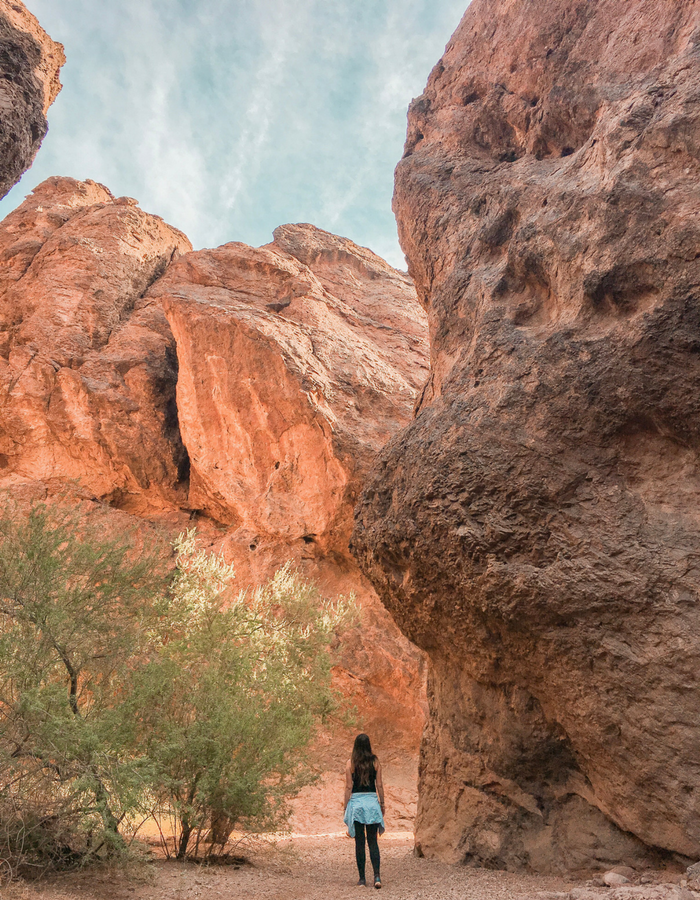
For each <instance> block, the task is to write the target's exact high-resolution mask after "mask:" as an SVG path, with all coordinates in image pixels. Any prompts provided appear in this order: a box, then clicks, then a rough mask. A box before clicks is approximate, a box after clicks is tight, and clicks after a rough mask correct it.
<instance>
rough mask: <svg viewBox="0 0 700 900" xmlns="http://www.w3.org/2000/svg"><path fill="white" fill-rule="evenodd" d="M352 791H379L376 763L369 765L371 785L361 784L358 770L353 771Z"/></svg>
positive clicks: (354, 792) (362, 792)
mask: <svg viewBox="0 0 700 900" xmlns="http://www.w3.org/2000/svg"><path fill="white" fill-rule="evenodd" d="M352 792H353V794H370V793H372V792H374V793H375V794H376V793H377V772H376V770H375V768H374V763H372V765H371V766H370V767H369V785H366V784H363V785H360V776H359V775H358V774H357V772H353V773H352Z"/></svg>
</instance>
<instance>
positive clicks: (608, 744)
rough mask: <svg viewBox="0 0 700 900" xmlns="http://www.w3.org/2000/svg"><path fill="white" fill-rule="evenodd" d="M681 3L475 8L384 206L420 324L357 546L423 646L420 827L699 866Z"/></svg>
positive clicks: (692, 153)
mask: <svg viewBox="0 0 700 900" xmlns="http://www.w3.org/2000/svg"><path fill="white" fill-rule="evenodd" d="M699 41H700V3H698V2H694V0H693V2H688V3H682V4H679V3H675V2H672V0H654V2H650V0H628V2H625V3H624V4H620V3H619V2H616V0H562V2H561V3H556V4H554V3H549V2H547V0H527V2H526V0H473V2H472V4H471V6H470V7H469V9H468V10H467V13H466V14H465V16H464V18H463V20H462V23H461V24H460V26H459V28H458V30H457V32H456V33H455V35H454V36H453V38H452V40H451V41H450V43H449V44H448V47H447V49H446V52H445V55H444V57H443V58H442V60H441V61H440V62H439V63H438V65H437V66H436V68H435V69H434V70H433V72H432V74H431V76H430V80H429V82H428V86H427V88H426V91H425V93H424V94H423V95H422V96H421V97H419V98H418V99H417V100H415V101H414V102H413V104H412V106H411V109H410V112H409V127H408V139H407V143H406V149H405V154H404V158H403V159H402V161H401V162H400V164H399V166H398V168H397V172H396V192H395V211H396V214H397V218H398V223H399V231H400V237H401V242H402V246H403V249H404V251H405V252H406V254H407V258H408V260H409V271H410V273H411V274H412V276H413V277H414V279H415V281H416V286H417V290H418V294H419V297H420V298H421V300H422V302H423V303H424V305H425V307H426V309H427V311H428V315H429V320H430V331H431V352H432V360H431V364H432V371H431V382H430V385H429V387H428V388H427V390H426V391H425V394H424V398H423V403H422V407H421V409H420V411H419V414H418V415H417V418H416V420H415V421H414V422H413V423H412V424H411V425H410V426H409V427H408V428H407V429H406V430H405V431H404V432H403V433H402V434H401V435H399V436H398V437H397V438H394V439H393V440H392V441H391V442H390V444H389V445H388V446H387V448H386V449H385V450H384V452H383V453H382V455H381V457H380V460H379V462H378V464H377V465H376V467H375V469H374V472H373V475H372V476H371V478H370V480H369V482H368V485H367V487H366V489H365V492H364V494H363V497H362V501H361V503H360V505H359V507H358V510H357V519H356V531H355V536H354V549H355V552H356V554H357V556H358V558H359V560H360V561H361V566H362V568H363V570H364V571H365V573H366V574H367V575H368V576H369V577H370V579H371V580H372V582H373V583H374V584H375V586H376V587H377V589H378V591H379V593H380V596H381V597H382V599H383V601H384V603H385V605H386V606H387V608H388V609H389V610H390V611H391V613H392V615H393V616H394V618H395V619H396V621H397V622H398V624H399V625H400V627H401V628H402V630H403V631H404V633H405V634H406V635H408V636H409V637H410V638H411V639H412V640H414V641H415V642H416V643H417V644H418V645H419V646H421V647H422V648H423V649H425V650H426V651H427V652H428V654H429V656H430V660H431V673H430V676H429V704H430V721H429V726H428V729H427V731H426V737H425V739H424V744H423V748H422V758H421V780H420V792H421V795H420V801H419V816H418V822H417V833H416V840H417V844H418V845H419V847H420V849H421V850H422V852H423V853H425V854H426V855H433V856H440V857H443V858H445V859H449V860H454V861H468V862H473V863H477V864H484V865H488V866H496V867H509V868H517V867H520V866H529V867H531V868H534V869H539V870H545V871H546V870H552V869H557V868H560V869H563V868H577V867H579V866H588V865H596V864H601V865H605V863H606V861H612V860H615V861H620V860H622V861H628V862H629V861H633V860H634V859H635V858H639V857H641V856H644V854H647V853H649V852H650V848H661V849H663V850H666V851H674V852H675V853H678V854H682V855H686V856H690V857H693V858H697V857H698V856H700V816H699V815H698V813H699V812H700V809H699V803H700V794H699V791H698V784H700V753H699V751H698V741H697V719H698V710H699V709H700V682H699V681H698V679H697V677H696V673H697V670H698V666H699V665H700V637H699V635H700V607H699V606H698V600H699V597H698V590H699V588H700V567H699V565H698V559H699V558H700V557H699V554H700V515H699V514H698V499H699V498H700V467H699V465H698V451H699V449H700V363H699V357H698V351H699V349H700V291H699V289H698V284H700V230H699V228H698V212H699V211H700V188H699V187H698V185H699V184H700V182H699V180H698V175H699V174H700V145H699V144H698V141H697V135H698V133H699V130H700V103H699V102H698V100H699V98H700V54H699V53H698V46H699V44H698V42H699Z"/></svg>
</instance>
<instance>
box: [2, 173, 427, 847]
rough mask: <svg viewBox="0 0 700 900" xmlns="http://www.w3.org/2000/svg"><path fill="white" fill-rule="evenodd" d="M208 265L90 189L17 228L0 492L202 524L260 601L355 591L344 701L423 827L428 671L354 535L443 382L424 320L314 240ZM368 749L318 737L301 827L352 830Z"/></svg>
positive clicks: (39, 197) (395, 804)
mask: <svg viewBox="0 0 700 900" xmlns="http://www.w3.org/2000/svg"><path fill="white" fill-rule="evenodd" d="M190 249H191V248H190V245H189V242H188V241H187V239H186V238H185V236H184V235H182V234H181V233H180V232H178V231H176V230H175V229H173V228H171V227H170V226H168V225H166V224H165V223H164V222H163V221H162V220H161V219H159V218H158V217H156V216H151V215H148V214H147V213H144V212H142V211H141V210H140V209H139V208H138V206H137V205H136V202H135V201H133V200H130V199H129V198H120V199H115V198H114V197H113V196H112V195H111V193H110V192H109V191H108V190H107V188H105V187H103V186H102V185H99V184H96V183H95V182H91V181H87V182H77V181H74V180H72V179H69V178H52V179H49V180H48V181H46V182H44V183H43V184H42V185H40V186H39V187H38V188H37V189H36V190H35V191H34V192H33V194H32V195H31V196H30V197H29V198H28V199H27V200H26V201H25V203H24V204H22V206H20V207H19V208H18V209H17V210H15V212H13V213H11V214H10V215H9V216H8V217H7V218H6V219H5V220H4V221H3V222H2V223H0V392H1V396H2V398H3V400H2V405H1V406H0V490H8V489H9V490H11V491H12V493H13V496H15V497H16V498H18V499H21V500H23V501H26V500H31V499H32V498H42V499H43V498H47V497H49V498H50V497H52V496H53V495H54V494H55V493H56V492H60V491H61V490H65V489H66V487H68V488H69V490H70V491H72V492H73V493H75V494H76V495H77V497H78V498H79V499H80V501H81V502H82V503H83V504H88V506H89V504H90V503H93V504H95V503H97V505H98V506H99V507H100V514H102V512H104V513H105V516H106V518H105V521H106V522H108V521H114V522H115V527H120V524H121V523H123V522H124V521H126V520H128V519H129V514H130V516H131V519H132V520H133V517H134V516H137V517H140V518H141V519H142V520H144V519H145V520H147V521H150V522H158V524H159V526H160V527H165V528H166V529H169V530H170V531H172V532H173V533H174V534H176V533H177V532H178V531H182V530H184V529H185V528H188V527H191V526H192V524H195V525H196V526H197V528H198V531H199V533H200V536H201V538H202V540H203V541H204V542H206V544H207V545H208V546H211V547H212V548H214V549H216V550H221V551H223V552H224V553H225V555H226V557H227V558H228V559H229V561H231V562H233V563H234V564H235V567H236V573H237V584H238V586H239V587H240V588H246V587H248V586H250V585H254V584H256V583H259V582H261V581H263V580H266V579H268V578H269V577H270V576H271V575H272V574H273V573H274V572H275V571H276V569H278V568H279V567H280V566H282V565H284V564H285V563H286V562H287V561H289V560H291V561H292V563H293V564H294V565H295V566H296V567H297V568H298V569H299V570H300V571H301V572H302V573H303V574H305V575H307V576H309V577H312V578H314V579H316V580H317V581H318V582H319V584H320V586H321V588H322V590H323V591H324V592H327V593H329V594H337V593H343V594H346V595H348V594H351V593H352V594H355V596H356V597H357V599H358V602H359V605H360V607H361V609H362V613H361V621H360V625H359V626H358V627H354V628H351V629H349V630H348V631H347V632H346V633H345V634H343V635H342V636H341V639H340V642H339V645H338V647H337V667H336V670H335V683H336V686H337V688H338V689H339V690H341V691H342V692H343V693H344V694H345V695H346V696H347V697H349V698H350V699H351V700H352V701H353V702H354V703H355V704H356V706H357V713H358V715H357V719H358V721H357V726H358V727H359V728H361V729H363V728H364V729H367V730H369V731H370V733H371V734H372V736H373V738H374V741H375V744H376V746H377V750H378V751H379V752H380V753H381V755H382V759H383V761H384V763H385V765H386V767H387V776H388V778H387V781H388V784H389V785H390V790H389V792H388V798H389V809H390V812H391V817H392V819H391V821H390V824H391V826H392V827H400V826H403V827H406V826H408V827H410V820H412V813H411V807H412V805H413V807H415V774H416V773H415V768H416V761H417V750H418V743H419V740H420V734H421V732H422V729H423V725H424V721H425V714H424V708H423V706H424V704H423V699H422V698H423V696H424V684H425V663H424V658H423V656H422V654H421V653H420V652H419V651H417V650H416V648H414V647H412V646H411V645H410V644H409V642H408V641H407V640H406V638H405V637H404V636H403V635H402V634H401V632H400V631H399V630H398V628H397V627H396V625H395V624H394V623H393V621H392V620H391V618H390V616H389V615H388V613H387V612H386V611H385V610H384V609H383V607H382V606H381V604H380V602H379V600H378V598H377V596H376V594H375V592H374V590H373V589H372V587H371V586H370V584H369V582H368V581H367V580H366V579H365V578H364V577H363V576H362V575H361V573H360V572H359V569H358V567H357V564H356V563H355V561H354V559H353V558H352V557H351V556H350V553H349V550H348V539H349V534H350V528H351V524H352V508H353V505H354V503H355V501H356V498H357V496H358V495H359V492H360V489H361V487H362V484H363V480H364V478H365V476H366V473H367V471H368V470H369V467H370V466H371V463H372V461H373V460H374V458H375V457H376V454H377V453H378V451H379V450H380V449H381V447H382V446H383V444H384V443H385V442H386V440H388V439H389V437H391V436H392V435H394V434H395V433H396V432H397V431H398V430H400V429H401V428H402V427H404V426H405V425H407V424H408V422H409V421H410V419H411V416H412V409H413V405H414V403H415V400H416V398H417V396H418V393H419V389H420V387H421V386H422V384H423V383H424V382H425V379H426V377H427V374H428V368H427V355H428V348H427V319H426V316H425V313H424V312H423V310H422V309H421V307H420V305H419V304H418V301H417V298H416V295H415V290H414V288H413V285H412V282H411V281H410V279H409V278H408V277H407V276H406V275H405V274H403V273H400V272H398V271H396V270H395V269H393V268H391V266H389V265H387V264H386V263H385V262H384V261H383V260H381V259H379V258H378V257H376V256H375V255H374V254H372V253H370V252H369V251H368V250H364V249H363V248H361V247H358V246H356V245H355V244H353V243H352V242H351V241H348V240H345V239H343V238H339V237H336V236H335V235H331V234H328V233H327V232H323V231H319V230H318V229H315V228H313V227H312V226H309V225H294V226H291V225H288V226H283V227H282V228H280V229H278V230H277V232H276V233H275V240H274V242H273V243H272V244H270V245H268V246H267V247H262V248H259V249H253V248H251V247H247V246H246V245H244V244H227V245H225V246H224V247H220V248H218V249H217V250H202V251H198V252H196V253H195V252H188V251H189V250H190ZM166 315H167V318H166ZM105 510H106V512H105ZM110 514H113V518H112V519H110V518H109V515H110ZM125 517H126V518H125ZM353 736H354V732H350V731H349V730H348V729H345V728H343V727H341V726H339V725H338V724H337V723H336V725H334V726H333V727H329V728H328V729H326V730H325V732H324V733H323V734H322V735H321V736H320V738H319V744H318V747H317V756H318V762H319V766H320V767H321V769H324V770H326V771H328V772H329V775H328V778H327V779H326V783H325V787H324V788H323V791H322V793H321V794H318V793H313V792H312V793H310V794H308V792H307V795H306V796H305V798H302V799H301V801H300V805H298V815H297V827H299V828H310V829H312V830H313V829H316V830H320V831H337V830H338V828H339V827H340V821H341V820H342V811H341V809H340V802H341V800H342V789H343V783H342V777H343V772H344V764H345V758H346V756H347V753H348V752H349V749H350V742H351V739H352V737H353ZM336 770H337V771H336ZM331 772H332V774H331ZM332 797H333V798H335V799H334V800H333V801H332V802H329V798H332ZM319 807H320V808H319Z"/></svg>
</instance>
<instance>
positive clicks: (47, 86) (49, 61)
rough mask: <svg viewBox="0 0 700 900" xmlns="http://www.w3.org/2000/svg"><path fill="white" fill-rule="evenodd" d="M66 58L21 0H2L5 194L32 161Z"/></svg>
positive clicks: (0, 120) (0, 150) (0, 127)
mask: <svg viewBox="0 0 700 900" xmlns="http://www.w3.org/2000/svg"><path fill="white" fill-rule="evenodd" d="M65 61H66V58H65V55H64V53H63V46H62V45H61V44H57V43H56V42H55V41H52V40H51V38H50V37H49V36H48V34H46V32H45V31H44V30H43V29H42V27H41V26H40V25H39V23H38V22H37V20H36V19H35V17H34V16H33V15H32V14H31V13H30V12H29V11H28V10H27V8H26V7H25V6H24V4H23V3H21V2H20V0H0V197H4V196H5V194H6V193H7V192H8V191H9V190H10V188H11V187H12V186H13V185H14V184H16V183H17V182H18V181H19V179H20V178H21V176H22V174H23V173H24V172H26V170H27V169H28V168H29V167H30V166H31V164H32V162H33V161H34V157H35V156H36V154H37V151H38V150H39V147H40V146H41V142H42V141H43V140H44V137H45V136H46V132H47V129H48V124H47V122H46V113H47V111H48V108H49V106H51V104H52V103H53V101H54V100H55V99H56V96H57V94H58V92H59V91H60V90H61V82H60V81H59V79H58V74H59V71H60V69H61V66H62V65H63V64H64V63H65Z"/></svg>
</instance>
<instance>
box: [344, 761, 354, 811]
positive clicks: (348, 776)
mask: <svg viewBox="0 0 700 900" xmlns="http://www.w3.org/2000/svg"><path fill="white" fill-rule="evenodd" d="M351 797H352V763H351V762H350V760H348V763H347V765H346V766H345V800H344V801H343V809H344V808H345V807H346V806H347V805H348V801H349V800H350V798H351Z"/></svg>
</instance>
